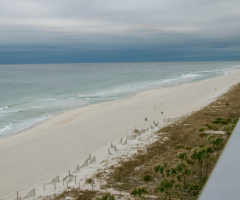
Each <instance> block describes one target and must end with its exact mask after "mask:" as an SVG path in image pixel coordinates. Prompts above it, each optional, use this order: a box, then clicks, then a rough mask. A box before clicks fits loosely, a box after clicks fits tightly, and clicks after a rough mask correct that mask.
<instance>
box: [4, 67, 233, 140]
mask: <svg viewBox="0 0 240 200" xmlns="http://www.w3.org/2000/svg"><path fill="white" fill-rule="evenodd" d="M235 70H238V69H231V70H228V74H224V75H220V76H217V77H214V78H210V79H203V80H198V81H194V82H190V83H182V84H180V85H177V86H166V87H160V88H152V89H147V90H143V91H140V92H137V93H132V94H129V95H128V96H126V97H124V98H123V99H119V100H112V101H106V102H101V103H95V104H89V105H84V106H81V107H75V108H69V109H67V110H63V111H57V112H55V113H49V115H51V116H50V117H48V118H46V119H44V120H42V121H40V122H36V123H34V124H32V125H30V126H28V127H25V128H23V129H21V130H18V131H16V132H13V133H11V134H8V135H6V136H2V138H0V140H3V139H5V138H9V137H13V136H15V135H17V134H21V133H22V132H25V131H28V130H29V129H33V128H35V127H37V126H38V125H41V124H42V123H45V122H46V121H48V120H51V119H52V118H54V117H56V116H57V115H60V114H63V113H67V112H70V111H73V110H76V109H81V108H83V107H87V106H93V105H98V104H102V103H109V102H117V101H122V100H128V99H131V98H134V97H135V96H137V95H138V94H141V93H144V92H147V91H150V92H151V91H158V90H161V89H165V88H172V87H181V86H182V85H185V84H191V83H197V82H201V81H205V80H211V79H215V78H219V77H223V76H228V75H229V74H231V71H235Z"/></svg>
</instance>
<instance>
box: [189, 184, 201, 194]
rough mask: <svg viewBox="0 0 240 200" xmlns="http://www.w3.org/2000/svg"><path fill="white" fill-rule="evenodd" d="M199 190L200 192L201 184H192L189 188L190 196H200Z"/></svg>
mask: <svg viewBox="0 0 240 200" xmlns="http://www.w3.org/2000/svg"><path fill="white" fill-rule="evenodd" d="M199 190H200V184H199V182H196V183H193V184H190V186H189V193H190V194H192V195H194V196H197V195H198V194H199Z"/></svg>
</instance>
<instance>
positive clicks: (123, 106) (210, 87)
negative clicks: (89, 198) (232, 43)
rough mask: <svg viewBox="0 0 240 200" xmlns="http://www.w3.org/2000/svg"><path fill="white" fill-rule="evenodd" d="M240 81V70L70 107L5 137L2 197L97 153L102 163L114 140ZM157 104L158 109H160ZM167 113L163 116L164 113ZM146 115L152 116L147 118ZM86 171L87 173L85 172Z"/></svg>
mask: <svg viewBox="0 0 240 200" xmlns="http://www.w3.org/2000/svg"><path fill="white" fill-rule="evenodd" d="M239 81H240V70H234V71H231V73H230V74H229V75H225V76H221V77H217V78H213V79H209V80H203V81H200V82H195V83H189V84H184V85H181V86H177V87H169V88H163V89H157V90H151V91H145V92H142V93H139V94H137V95H135V96H133V97H131V98H129V99H124V100H119V101H113V102H106V103H100V104H95V105H90V106H86V107H82V108H78V109H74V110H71V111H67V112H64V113H61V114H59V115H56V116H54V117H52V118H51V119H49V120H47V121H45V122H43V123H41V124H39V125H37V126H35V127H33V128H31V129H28V130H26V131H24V132H21V133H19V134H16V135H14V136H11V137H8V138H4V139H1V140H0V161H1V164H0V172H1V182H0V199H4V200H5V199H13V198H16V192H17V191H19V195H20V196H24V195H26V194H27V193H28V192H29V191H30V190H31V189H33V188H36V193H38V191H42V190H43V183H47V182H50V181H51V180H52V178H54V177H56V176H58V175H59V176H60V179H61V180H62V178H64V177H65V176H66V175H67V173H68V170H69V169H70V170H71V171H72V170H73V169H74V168H75V167H76V165H78V164H79V165H81V164H83V162H84V161H85V160H86V159H87V157H88V154H89V153H91V154H92V155H95V156H96V158H97V163H96V164H95V165H97V164H98V163H99V162H101V161H102V160H103V159H105V157H106V156H108V148H109V147H110V145H111V143H118V142H119V141H120V139H121V137H122V138H123V140H125V139H126V138H127V135H131V134H132V131H133V129H135V128H138V129H142V128H147V127H150V125H153V120H155V121H156V122H157V121H159V122H160V125H161V123H162V121H163V118H171V117H178V116H181V115H184V114H187V113H190V112H192V111H195V110H198V109H200V108H202V107H203V106H205V105H207V104H209V103H210V102H211V101H213V100H214V99H215V98H216V97H217V96H219V95H221V94H223V93H224V92H226V91H227V90H228V89H229V88H230V86H232V85H234V84H236V83H238V82H239ZM154 106H155V109H154ZM161 112H163V114H161ZM145 118H147V119H148V120H147V121H145ZM80 173H81V172H80Z"/></svg>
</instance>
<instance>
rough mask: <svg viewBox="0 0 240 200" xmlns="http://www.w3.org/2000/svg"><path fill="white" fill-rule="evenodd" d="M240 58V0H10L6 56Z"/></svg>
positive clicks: (39, 59)
mask: <svg viewBox="0 0 240 200" xmlns="http://www.w3.org/2000/svg"><path fill="white" fill-rule="evenodd" d="M236 59H238V60H240V1H239V0H228V1H226V0H225V1H222V0H121V1H114V0H98V1H97V0H84V1H83V0H65V1H63V0H38V1H37V0H2V1H0V63H2V64H4V63H59V62H122V61H123V62H124V61H126V62H127V61H178V60H179V61H182V60H186V61H187V60H236Z"/></svg>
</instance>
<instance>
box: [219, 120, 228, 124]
mask: <svg viewBox="0 0 240 200" xmlns="http://www.w3.org/2000/svg"><path fill="white" fill-rule="evenodd" d="M220 123H221V124H223V125H226V124H228V123H227V122H226V121H224V120H222V121H220Z"/></svg>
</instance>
